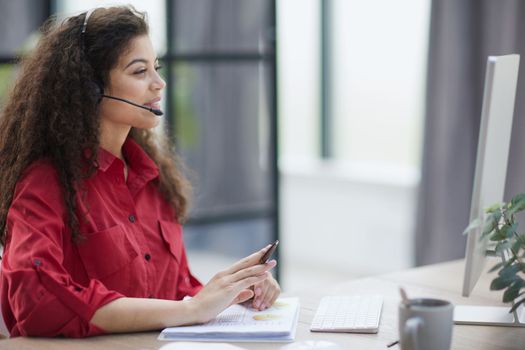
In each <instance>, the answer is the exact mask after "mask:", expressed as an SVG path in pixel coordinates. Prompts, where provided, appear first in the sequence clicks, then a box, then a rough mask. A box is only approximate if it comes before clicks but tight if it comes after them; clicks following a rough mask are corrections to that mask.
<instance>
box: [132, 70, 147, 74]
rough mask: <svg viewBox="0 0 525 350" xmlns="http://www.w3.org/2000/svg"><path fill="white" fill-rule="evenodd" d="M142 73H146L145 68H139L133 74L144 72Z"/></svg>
mask: <svg viewBox="0 0 525 350" xmlns="http://www.w3.org/2000/svg"><path fill="white" fill-rule="evenodd" d="M144 73H146V69H140V70H138V71H136V72H135V73H134V74H137V75H138V74H144Z"/></svg>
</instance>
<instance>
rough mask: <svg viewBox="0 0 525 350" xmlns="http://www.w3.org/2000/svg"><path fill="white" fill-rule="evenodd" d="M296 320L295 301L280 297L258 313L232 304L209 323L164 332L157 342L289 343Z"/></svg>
mask: <svg viewBox="0 0 525 350" xmlns="http://www.w3.org/2000/svg"><path fill="white" fill-rule="evenodd" d="M298 317H299V299H298V298H279V299H277V301H276V302H275V303H274V304H273V305H272V307H270V308H268V309H266V310H263V311H257V310H255V309H252V308H251V307H249V306H245V305H239V304H237V305H232V306H230V307H229V308H227V309H226V310H224V311H223V312H221V313H220V314H219V315H217V317H216V318H215V319H213V320H211V321H210V322H207V323H204V324H201V325H194V326H181V327H170V328H166V329H164V330H163V331H162V332H161V333H160V335H159V337H158V339H159V340H170V341H171V340H186V341H187V340H198V341H229V342H291V341H293V340H294V339H295V331H296V329H297V319H298Z"/></svg>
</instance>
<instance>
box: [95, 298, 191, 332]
mask: <svg viewBox="0 0 525 350" xmlns="http://www.w3.org/2000/svg"><path fill="white" fill-rule="evenodd" d="M194 309H195V305H194V304H192V303H191V302H190V300H186V301H174V300H161V299H147V298H120V299H116V300H113V301H112V302H110V303H108V304H106V305H104V306H102V307H101V308H100V309H98V310H97V311H96V312H95V315H94V316H93V318H92V319H91V323H93V324H94V325H95V326H97V327H99V328H102V329H103V330H104V331H106V332H108V333H124V332H139V331H150V330H157V329H161V328H166V327H169V326H180V325H184V324H193V323H197V322H198V319H197V313H196V312H195V311H196V310H194Z"/></svg>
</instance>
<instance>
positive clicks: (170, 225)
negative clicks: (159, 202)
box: [159, 220, 183, 264]
mask: <svg viewBox="0 0 525 350" xmlns="http://www.w3.org/2000/svg"><path fill="white" fill-rule="evenodd" d="M159 225H160V234H161V235H162V238H163V240H164V243H165V244H166V246H167V248H168V250H169V251H170V253H171V255H173V256H174V257H175V259H176V260H177V263H179V264H180V263H181V262H182V261H181V259H182V244H183V243H182V228H181V225H180V224H178V223H176V222H172V221H165V220H159Z"/></svg>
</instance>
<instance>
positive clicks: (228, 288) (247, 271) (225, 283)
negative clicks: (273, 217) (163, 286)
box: [190, 245, 277, 323]
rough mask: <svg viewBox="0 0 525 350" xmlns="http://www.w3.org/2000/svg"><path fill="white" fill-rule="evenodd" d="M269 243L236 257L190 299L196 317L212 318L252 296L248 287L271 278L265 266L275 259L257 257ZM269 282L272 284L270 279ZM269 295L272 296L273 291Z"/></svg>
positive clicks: (270, 267) (266, 248)
mask: <svg viewBox="0 0 525 350" xmlns="http://www.w3.org/2000/svg"><path fill="white" fill-rule="evenodd" d="M269 247H270V245H268V246H266V247H265V248H263V249H261V250H259V251H258V252H255V253H253V254H252V255H250V256H247V257H245V258H243V259H241V260H239V261H238V262H236V263H235V264H233V265H232V266H231V267H229V268H227V269H226V270H223V271H221V272H219V273H217V274H216V275H215V276H213V278H212V279H211V280H210V281H209V282H208V283H207V284H206V285H205V286H204V288H203V289H201V291H200V292H199V293H198V294H197V295H195V296H194V297H193V298H192V299H191V300H190V302H191V303H192V304H193V308H194V310H195V311H196V313H197V314H198V316H197V319H198V320H199V321H200V322H201V323H204V322H207V321H209V320H211V319H213V318H214V317H215V316H217V314H219V313H220V312H221V311H223V310H224V309H226V308H227V307H228V306H230V305H232V304H237V303H242V302H244V301H246V300H248V299H250V298H252V297H253V296H254V291H253V290H252V289H251V288H250V287H252V286H255V285H261V284H263V283H264V282H265V281H266V280H267V279H271V280H273V277H272V276H271V274H270V272H268V270H270V269H272V268H273V267H275V265H277V262H276V261H275V260H271V261H269V262H267V263H266V264H260V263H259V260H260V259H261V257H262V256H263V255H264V253H265V252H266V251H267V250H268V248H269ZM275 284H277V282H275ZM269 285H271V286H273V283H270V284H269ZM261 290H262V289H261ZM269 290H274V287H272V288H269ZM265 295H266V294H265ZM271 295H272V297H273V292H272V294H271ZM265 300H266V299H265Z"/></svg>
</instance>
